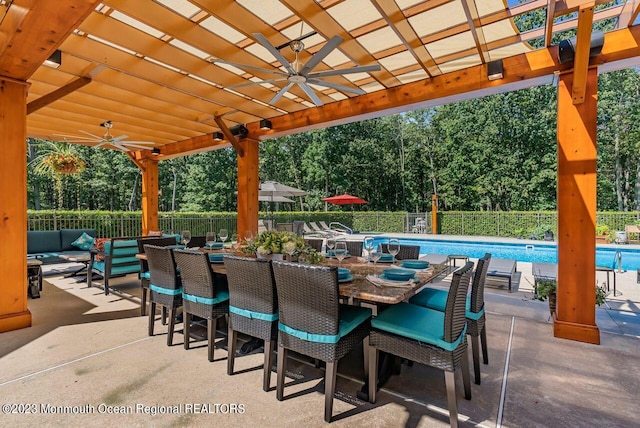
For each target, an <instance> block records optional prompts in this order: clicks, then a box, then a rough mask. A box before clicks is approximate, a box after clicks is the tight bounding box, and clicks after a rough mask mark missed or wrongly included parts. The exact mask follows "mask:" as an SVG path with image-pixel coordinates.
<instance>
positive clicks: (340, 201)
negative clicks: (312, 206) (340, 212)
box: [322, 193, 367, 205]
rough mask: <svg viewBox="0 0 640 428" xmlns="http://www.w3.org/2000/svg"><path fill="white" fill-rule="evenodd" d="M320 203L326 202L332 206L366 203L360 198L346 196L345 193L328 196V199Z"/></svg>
mask: <svg viewBox="0 0 640 428" xmlns="http://www.w3.org/2000/svg"><path fill="white" fill-rule="evenodd" d="M322 201H323V202H328V203H330V204H334V205H350V204H366V203H367V201H365V200H364V199H362V198H359V197H357V196H352V195H348V194H346V193H345V194H344V195H338V196H330V197H328V198H324V199H322Z"/></svg>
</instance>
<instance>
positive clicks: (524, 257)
mask: <svg viewBox="0 0 640 428" xmlns="http://www.w3.org/2000/svg"><path fill="white" fill-rule="evenodd" d="M398 239H399V240H400V244H404V245H419V246H420V254H445V255H446V254H463V255H467V256H469V257H471V258H474V259H478V258H480V257H482V256H484V253H491V256H492V257H495V258H500V259H514V260H517V261H519V262H545V263H557V262H558V254H557V247H556V244H555V243H549V242H542V241H541V242H539V243H538V242H535V243H531V241H527V242H526V243H521V244H520V243H515V242H513V243H512V242H491V241H463V240H449V239H447V240H444V239H416V238H402V237H399V238H398ZM375 240H376V242H387V241H388V240H389V238H388V237H376V238H375ZM617 251H620V253H621V255H622V269H625V270H635V269H637V268H639V267H640V250H637V249H630V248H629V247H627V246H625V245H610V246H607V247H604V248H603V247H602V246H600V247H597V249H596V264H597V265H598V266H609V267H615V268H617V265H616V264H615V263H614V260H615V257H616V252H617Z"/></svg>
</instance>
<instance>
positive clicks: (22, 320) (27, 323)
mask: <svg viewBox="0 0 640 428" xmlns="http://www.w3.org/2000/svg"><path fill="white" fill-rule="evenodd" d="M26 327H31V312H29V310H26V311H24V312H18V313H16V314H7V315H1V316H0V333H4V332H5V331H11V330H18V329H20V328H26Z"/></svg>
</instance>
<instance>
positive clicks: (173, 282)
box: [144, 244, 182, 290]
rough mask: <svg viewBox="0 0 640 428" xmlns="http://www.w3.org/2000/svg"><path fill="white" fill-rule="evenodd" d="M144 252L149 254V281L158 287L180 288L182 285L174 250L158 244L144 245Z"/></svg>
mask: <svg viewBox="0 0 640 428" xmlns="http://www.w3.org/2000/svg"><path fill="white" fill-rule="evenodd" d="M144 252H145V254H146V255H147V262H148V264H149V281H150V282H151V284H153V285H154V286H156V287H162V288H166V289H167V290H178V289H179V288H180V287H181V286H182V285H181V282H180V278H179V277H178V272H177V270H176V264H175V260H174V257H173V252H172V250H171V249H170V248H167V247H160V246H157V245H149V244H145V245H144Z"/></svg>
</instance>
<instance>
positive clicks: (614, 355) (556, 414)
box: [0, 262, 640, 428]
mask: <svg viewBox="0 0 640 428" xmlns="http://www.w3.org/2000/svg"><path fill="white" fill-rule="evenodd" d="M599 278H600V277H599ZM617 279H618V289H619V292H620V294H619V295H618V296H615V297H614V296H609V298H608V303H609V305H610V306H611V308H610V309H609V308H607V307H602V308H598V309H597V310H596V313H597V323H598V326H599V328H600V331H601V345H600V346H595V345H589V344H585V343H579V342H574V341H567V340H563V339H556V338H554V337H553V326H552V324H551V323H550V322H548V317H549V312H548V307H547V304H546V302H539V301H537V300H532V299H531V297H532V294H533V293H532V288H531V284H532V282H533V279H532V276H531V265H530V264H529V263H524V262H522V263H518V284H519V287H518V290H517V291H515V292H513V293H509V292H507V291H506V290H503V289H494V288H491V289H487V291H486V310H487V326H488V327H487V334H488V345H489V355H490V356H489V365H482V366H481V370H482V384H481V385H476V384H473V383H472V387H471V389H472V395H473V396H472V400H471V401H467V400H464V398H463V397H462V394H461V392H460V391H461V386H462V385H461V379H460V376H459V373H458V376H457V384H458V387H459V391H458V407H459V409H458V410H459V414H460V421H461V426H464V427H472V426H475V427H503V426H504V427H523V426H545V427H546V426H549V427H551V426H553V427H556V426H566V427H570V426H571V427H574V426H607V427H628V426H635V425H637V424H638V420H637V416H636V415H635V413H634V412H633V409H635V408H636V404H637V403H636V401H637V400H636V397H638V396H639V395H640V383H638V381H637V380H638V379H639V378H640V359H638V358H637V355H638V354H639V352H640V322H638V321H637V320H638V318H640V285H638V284H636V274H635V272H626V273H623V274H619V275H618V278H617ZM446 281H447V278H443V279H442V284H443V285H444V284H446ZM98 283H100V281H98ZM113 287H114V288H115V290H116V291H115V292H114V293H112V294H110V295H109V296H105V295H104V292H103V291H102V290H101V289H100V288H87V287H86V284H84V283H77V282H76V280H75V279H74V278H63V277H62V276H61V275H54V276H48V277H46V278H45V284H44V289H43V292H42V297H41V298H40V299H35V300H29V301H28V303H29V309H30V310H31V312H32V313H33V327H31V328H27V329H23V330H18V331H12V332H8V333H3V334H0V367H2V370H1V371H0V398H1V400H0V401H2V404H6V403H23V404H29V403H35V404H37V405H38V406H39V405H41V404H44V405H47V404H50V405H53V406H78V407H77V408H76V409H78V410H79V409H86V408H88V409H91V407H89V406H93V413H90V414H76V415H74V414H71V413H69V412H64V411H59V412H56V413H50V414H46V415H45V414H42V411H41V407H38V410H39V412H38V413H37V414H9V415H2V416H0V418H1V420H2V425H3V426H12V427H31V426H37V425H44V426H55V427H63V426H64V427H81V426H97V427H103V426H104V427H110V426H114V425H126V426H145V427H146V426H149V427H155V426H160V427H163V426H184V427H200V426H203V427H204V426H211V425H213V424H221V425H223V426H230V427H246V426H261V427H299V426H301V425H304V426H305V427H326V426H328V425H327V424H325V423H324V422H323V419H322V415H323V413H322V412H323V406H324V395H323V388H324V384H323V381H322V376H323V371H322V370H321V369H318V368H315V367H314V365H313V362H312V361H309V360H308V359H305V358H295V359H290V360H289V363H288V366H287V381H286V388H285V400H284V401H282V402H279V401H277V400H276V398H275V390H274V386H275V371H274V372H273V373H272V380H271V382H272V383H271V385H272V389H271V391H269V392H263V391H262V388H261V385H262V370H261V368H260V365H261V363H262V358H263V355H262V353H261V352H255V353H252V354H249V355H246V356H241V357H238V358H237V359H236V370H238V371H239V372H238V373H237V374H235V375H234V376H227V374H226V340H225V338H224V337H223V336H222V335H220V338H219V343H218V345H217V347H216V353H215V361H214V362H213V363H209V362H208V361H207V358H206V346H203V345H204V343H202V344H196V345H195V346H194V347H193V348H192V349H191V350H189V351H186V350H184V349H183V346H182V335H181V334H180V333H178V334H176V335H175V338H174V341H175V345H174V346H172V347H168V346H166V327H163V326H161V325H160V323H159V322H156V335H155V336H153V337H148V336H147V318H146V317H141V316H140V312H139V311H140V308H139V304H140V299H139V296H140V291H139V290H140V288H139V283H138V280H137V279H136V277H135V275H128V276H126V277H123V278H118V279H115V280H114V281H113ZM471 370H473V369H471ZM338 372H339V376H338V381H337V393H336V398H335V400H334V421H333V423H332V424H331V426H336V427H367V428H372V427H446V426H448V423H449V421H448V413H447V410H446V408H447V406H446V398H445V389H444V379H443V376H442V373H441V372H439V371H437V370H433V369H430V368H427V367H424V366H421V365H419V364H414V365H413V366H408V365H402V367H401V374H400V375H397V376H394V377H392V379H391V380H390V381H389V382H388V383H387V384H386V385H385V387H384V388H383V389H382V390H381V392H380V393H379V397H378V401H377V403H375V404H370V403H367V402H365V401H362V400H360V399H358V398H357V397H356V395H355V392H356V391H357V390H358V389H359V388H360V387H361V385H362V381H361V379H362V378H363V373H362V354H361V352H360V351H359V350H357V351H355V352H353V353H351V354H349V355H348V356H347V357H345V358H344V359H343V361H341V363H340V367H339V369H338ZM191 403H196V404H212V405H215V404H241V405H242V406H243V409H244V410H243V412H242V413H239V412H229V411H228V409H229V407H228V406H227V407H226V409H227V412H222V410H224V409H223V408H220V409H222V410H220V411H219V413H217V414H211V413H206V414H204V413H202V412H200V413H199V414H198V413H195V412H193V411H191V412H189V411H187V407H188V405H190V404H191ZM101 404H103V405H108V406H122V407H123V408H124V409H125V410H126V409H127V408H128V407H129V406H131V407H132V408H133V410H134V412H133V413H130V414H108V413H103V412H101V410H102V411H104V410H106V408H105V407H104V406H103V407H100V405H101ZM136 405H144V406H168V405H172V406H179V407H180V408H179V410H180V414H177V415H176V414H162V415H156V416H152V415H150V414H145V413H144V409H142V410H141V411H140V412H136V411H135V410H136V407H135V406H136ZM192 408H193V406H192ZM153 409H154V408H153V407H149V408H148V412H152V411H153ZM155 409H158V408H157V407H156V408H155ZM213 409H214V410H215V407H213Z"/></svg>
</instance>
